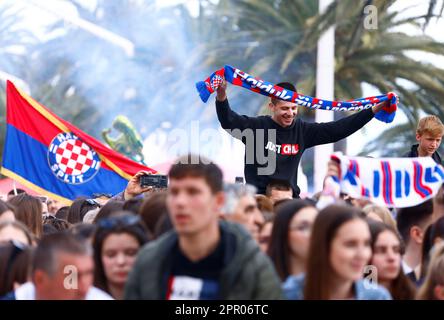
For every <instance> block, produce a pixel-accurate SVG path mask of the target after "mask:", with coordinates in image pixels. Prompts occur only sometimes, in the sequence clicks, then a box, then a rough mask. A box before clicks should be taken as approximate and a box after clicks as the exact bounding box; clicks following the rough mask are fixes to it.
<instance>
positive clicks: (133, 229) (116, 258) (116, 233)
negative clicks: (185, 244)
mask: <svg viewBox="0 0 444 320" xmlns="http://www.w3.org/2000/svg"><path fill="white" fill-rule="evenodd" d="M147 241H148V236H147V230H146V228H145V226H144V224H143V223H142V222H141V220H140V217H139V216H137V215H133V214H131V213H128V212H125V211H122V212H120V213H117V214H116V213H114V214H113V215H112V216H110V217H108V218H102V219H100V220H99V221H98V222H97V229H96V232H95V234H94V238H93V249H94V263H95V270H94V286H96V287H97V288H100V289H102V290H104V291H106V292H107V293H109V294H110V295H112V296H113V297H114V299H122V298H123V293H124V288H125V283H126V280H127V277H128V274H129V272H130V271H131V269H132V267H133V264H134V262H135V259H136V256H137V253H138V251H139V249H140V248H141V247H142V246H143V245H144V244H145V243H146V242H147Z"/></svg>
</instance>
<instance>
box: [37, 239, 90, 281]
mask: <svg viewBox="0 0 444 320" xmlns="http://www.w3.org/2000/svg"><path fill="white" fill-rule="evenodd" d="M60 253H67V254H73V255H82V256H83V255H91V247H90V246H89V245H88V244H87V242H86V241H82V240H80V239H79V238H76V237H75V236H73V235H72V234H70V233H68V232H57V233H51V234H47V235H44V236H43V237H42V239H41V240H40V242H39V244H38V246H37V249H36V250H35V254H34V261H33V268H32V270H33V273H34V272H35V271H36V270H42V271H44V272H45V273H46V274H48V275H50V276H52V275H54V274H55V272H56V271H57V270H56V268H57V266H58V255H59V254H60Z"/></svg>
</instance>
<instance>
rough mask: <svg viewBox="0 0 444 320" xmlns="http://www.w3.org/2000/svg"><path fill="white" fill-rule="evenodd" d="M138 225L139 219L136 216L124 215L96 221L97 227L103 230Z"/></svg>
mask: <svg viewBox="0 0 444 320" xmlns="http://www.w3.org/2000/svg"><path fill="white" fill-rule="evenodd" d="M139 223H140V217H139V216H136V215H124V216H119V217H110V218H103V219H100V220H99V221H97V226H98V227H99V228H103V229H114V228H117V227H128V226H132V225H136V224H139Z"/></svg>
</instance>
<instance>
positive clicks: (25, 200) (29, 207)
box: [9, 193, 43, 239]
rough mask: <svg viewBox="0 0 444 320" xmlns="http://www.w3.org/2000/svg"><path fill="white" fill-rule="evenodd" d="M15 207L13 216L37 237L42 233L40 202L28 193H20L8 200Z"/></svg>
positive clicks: (41, 208)
mask: <svg viewBox="0 0 444 320" xmlns="http://www.w3.org/2000/svg"><path fill="white" fill-rule="evenodd" d="M9 203H10V204H12V205H13V206H14V207H15V217H16V219H17V220H18V221H20V222H22V223H23V224H24V225H25V226H26V227H27V228H28V229H29V231H31V233H32V234H33V235H35V236H36V237H37V238H38V239H39V238H40V237H41V236H42V233H43V212H42V210H43V207H42V202H41V201H40V200H39V199H38V198H36V197H33V196H31V195H29V194H26V193H21V194H19V195H17V196H15V197H13V198H11V200H9Z"/></svg>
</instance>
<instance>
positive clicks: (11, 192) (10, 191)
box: [7, 188, 26, 196]
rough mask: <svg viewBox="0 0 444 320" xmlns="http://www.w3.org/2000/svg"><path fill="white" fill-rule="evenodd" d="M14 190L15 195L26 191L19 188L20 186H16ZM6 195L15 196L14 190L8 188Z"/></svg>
mask: <svg viewBox="0 0 444 320" xmlns="http://www.w3.org/2000/svg"><path fill="white" fill-rule="evenodd" d="M15 190H16V191H17V196H18V195H19V194H22V193H26V191H25V190H23V189H20V188H16V189H15ZM7 195H8V196H15V195H16V194H15V192H14V189H12V190H9V192H8V194H7Z"/></svg>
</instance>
